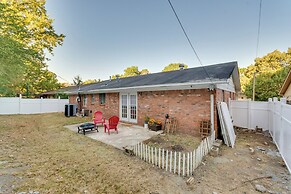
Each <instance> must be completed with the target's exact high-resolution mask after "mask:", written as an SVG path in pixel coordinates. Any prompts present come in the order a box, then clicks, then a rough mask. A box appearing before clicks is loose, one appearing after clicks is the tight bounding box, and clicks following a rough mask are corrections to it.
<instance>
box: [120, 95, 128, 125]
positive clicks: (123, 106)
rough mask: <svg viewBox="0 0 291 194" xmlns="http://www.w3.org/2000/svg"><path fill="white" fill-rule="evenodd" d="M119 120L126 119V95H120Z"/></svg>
mask: <svg viewBox="0 0 291 194" xmlns="http://www.w3.org/2000/svg"><path fill="white" fill-rule="evenodd" d="M121 118H123V119H127V95H121Z"/></svg>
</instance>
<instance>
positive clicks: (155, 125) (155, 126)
mask: <svg viewBox="0 0 291 194" xmlns="http://www.w3.org/2000/svg"><path fill="white" fill-rule="evenodd" d="M148 125H149V129H150V130H152V131H159V130H162V121H160V120H156V119H154V118H151V119H150V120H149V122H148Z"/></svg>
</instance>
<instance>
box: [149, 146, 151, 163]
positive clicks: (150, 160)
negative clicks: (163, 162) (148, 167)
mask: <svg viewBox="0 0 291 194" xmlns="http://www.w3.org/2000/svg"><path fill="white" fill-rule="evenodd" d="M148 155H149V157H148V163H149V164H150V163H151V147H150V146H148Z"/></svg>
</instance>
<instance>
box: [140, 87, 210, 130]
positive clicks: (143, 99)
mask: <svg viewBox="0 0 291 194" xmlns="http://www.w3.org/2000/svg"><path fill="white" fill-rule="evenodd" d="M167 113H168V114H169V115H170V116H173V117H176V118H177V120H178V130H179V132H181V133H187V134H193V135H199V127H200V121H202V120H210V92H208V90H207V89H199V90H172V91H155V92H139V93H138V124H139V125H143V123H144V117H145V116H146V115H147V116H149V117H153V118H156V119H160V120H161V121H162V122H163V123H164V121H165V114H167Z"/></svg>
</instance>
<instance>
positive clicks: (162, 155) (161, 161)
mask: <svg viewBox="0 0 291 194" xmlns="http://www.w3.org/2000/svg"><path fill="white" fill-rule="evenodd" d="M212 144H213V142H212V140H211V136H209V137H206V138H204V139H203V140H202V141H201V143H200V145H199V146H198V147H197V148H196V149H195V150H194V151H193V152H187V153H185V152H176V151H174V152H173V151H169V150H165V149H161V148H157V147H152V146H148V145H145V144H143V143H139V144H137V145H135V146H133V153H134V155H135V156H137V157H139V158H140V159H142V160H144V161H145V162H148V163H150V164H153V165H155V166H157V167H158V168H161V169H164V170H165V171H168V172H170V173H174V174H177V175H179V176H188V177H189V176H191V175H193V173H194V170H195V169H196V168H197V167H198V166H199V165H200V164H201V162H202V159H203V157H204V156H205V155H207V154H208V153H209V152H210V150H211V147H212Z"/></svg>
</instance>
